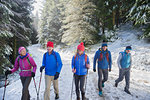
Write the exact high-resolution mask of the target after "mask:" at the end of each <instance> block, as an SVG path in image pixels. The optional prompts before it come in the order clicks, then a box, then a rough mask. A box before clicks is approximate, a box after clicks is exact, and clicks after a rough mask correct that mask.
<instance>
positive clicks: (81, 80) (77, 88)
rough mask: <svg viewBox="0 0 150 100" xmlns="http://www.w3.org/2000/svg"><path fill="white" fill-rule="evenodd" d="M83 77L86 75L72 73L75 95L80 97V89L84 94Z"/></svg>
mask: <svg viewBox="0 0 150 100" xmlns="http://www.w3.org/2000/svg"><path fill="white" fill-rule="evenodd" d="M85 78H86V75H74V79H75V87H76V95H77V97H80V91H81V93H82V94H85V88H84V85H85ZM79 82H80V91H79Z"/></svg>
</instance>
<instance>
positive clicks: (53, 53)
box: [44, 52, 57, 62]
mask: <svg viewBox="0 0 150 100" xmlns="http://www.w3.org/2000/svg"><path fill="white" fill-rule="evenodd" d="M46 53H47V52H46ZM46 53H45V54H44V59H46ZM52 55H54V57H55V59H56V62H57V57H56V53H55V52H52Z"/></svg>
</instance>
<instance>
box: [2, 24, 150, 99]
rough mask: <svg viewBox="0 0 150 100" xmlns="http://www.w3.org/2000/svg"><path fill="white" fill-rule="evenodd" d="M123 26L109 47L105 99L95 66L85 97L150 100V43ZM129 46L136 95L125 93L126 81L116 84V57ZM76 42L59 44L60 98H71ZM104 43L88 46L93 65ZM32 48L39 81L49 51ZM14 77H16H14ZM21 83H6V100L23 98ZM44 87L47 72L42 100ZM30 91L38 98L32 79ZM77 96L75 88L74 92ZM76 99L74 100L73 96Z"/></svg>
mask: <svg viewBox="0 0 150 100" xmlns="http://www.w3.org/2000/svg"><path fill="white" fill-rule="evenodd" d="M130 30H131V29H126V27H123V28H122V31H118V36H119V39H118V40H116V41H115V42H113V43H109V50H110V51H111V52H112V60H113V65H112V72H110V73H109V79H108V81H107V82H106V83H105V87H104V88H103V90H104V95H105V98H102V97H99V96H98V87H97V72H96V73H94V72H93V71H92V68H91V69H90V70H89V75H88V81H87V91H86V96H87V97H88V98H89V99H90V100H150V44H146V43H144V42H143V41H139V40H138V39H137V37H136V35H134V34H130V33H136V31H135V30H132V31H130ZM127 45H132V47H133V52H132V55H133V66H132V71H131V84H130V91H131V93H132V95H133V96H131V95H128V94H126V93H125V92H124V91H123V90H124V86H125V82H124V81H123V82H121V83H120V84H119V86H118V87H117V88H116V87H114V84H115V82H114V81H115V79H117V78H118V73H119V72H118V67H117V64H116V60H117V57H118V54H119V52H120V51H123V50H124V47H125V46H127ZM76 46H77V44H75V45H74V46H69V47H61V46H58V47H57V48H56V49H55V50H56V51H58V52H59V53H60V55H61V58H62V60H63V68H62V71H61V74H60V78H59V90H60V100H70V93H71V86H72V72H71V59H72V56H73V55H74V52H75V51H74V50H76ZM100 46H101V44H95V45H93V46H90V47H88V48H87V50H86V51H87V54H88V56H89V58H90V62H91V66H92V65H93V63H92V62H93V57H94V53H95V51H96V50H97V49H98V48H99V47H100ZM29 51H30V53H31V54H32V56H33V58H34V60H35V62H36V63H37V65H38V68H37V72H36V76H35V77H36V78H35V79H36V83H37V86H38V84H39V78H40V72H39V68H40V66H41V62H42V56H43V54H44V53H45V52H46V50H43V49H41V48H40V46H39V45H33V46H30V47H29ZM13 78H14V77H13ZM3 89H4V88H0V100H1V99H2V95H3ZM21 90H22V86H21V82H20V80H17V81H15V82H13V83H11V84H10V85H8V86H7V90H6V99H5V100H20V98H21ZM44 90H45V80H44V73H43V77H42V83H41V89H40V100H43V94H44ZM29 91H30V94H31V98H32V99H31V100H36V91H35V88H34V83H33V81H32V82H31V84H30V87H29ZM54 98H55V95H54V90H53V88H51V100H54ZM73 98H75V88H74V93H73ZM73 100H75V99H73Z"/></svg>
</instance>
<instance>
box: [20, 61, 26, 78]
mask: <svg viewBox="0 0 150 100" xmlns="http://www.w3.org/2000/svg"><path fill="white" fill-rule="evenodd" d="M22 65H23V68H25V67H24V63H23V59H22ZM20 69H21V68H20ZM23 76H25V75H24V73H23Z"/></svg>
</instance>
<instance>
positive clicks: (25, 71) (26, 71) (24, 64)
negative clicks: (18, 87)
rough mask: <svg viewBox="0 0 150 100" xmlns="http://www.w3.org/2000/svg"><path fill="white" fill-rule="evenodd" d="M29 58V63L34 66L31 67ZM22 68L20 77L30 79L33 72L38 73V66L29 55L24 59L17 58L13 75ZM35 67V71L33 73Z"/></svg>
mask: <svg viewBox="0 0 150 100" xmlns="http://www.w3.org/2000/svg"><path fill="white" fill-rule="evenodd" d="M27 57H28V58H29V61H30V63H31V65H32V66H30V64H29V63H28V60H27ZM18 59H19V64H18ZM19 67H20V70H21V72H20V73H19V75H20V76H23V77H28V76H31V72H34V73H35V72H36V68H37V66H36V64H35V62H34V60H33V58H32V57H30V56H29V54H27V56H26V57H24V58H23V59H21V58H19V57H17V59H16V61H15V64H14V68H13V69H12V70H11V72H12V73H14V72H15V71H17V70H18V69H19ZM32 67H33V70H32V71H31V69H32Z"/></svg>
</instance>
